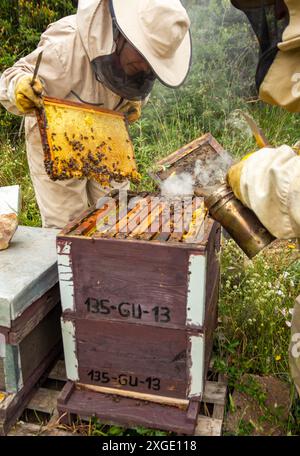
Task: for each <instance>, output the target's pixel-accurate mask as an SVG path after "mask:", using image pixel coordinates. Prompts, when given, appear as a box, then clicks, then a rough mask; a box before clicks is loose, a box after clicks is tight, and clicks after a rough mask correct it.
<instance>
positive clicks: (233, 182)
mask: <svg viewBox="0 0 300 456" xmlns="http://www.w3.org/2000/svg"><path fill="white" fill-rule="evenodd" d="M251 155H252V153H251V154H248V155H245V157H243V158H242V160H241V161H239V162H238V163H236V164H235V165H233V166H232V167H231V168H230V169H229V171H228V173H227V183H228V185H229V186H230V187H231V188H232V190H233V193H234V194H235V196H236V197H237V198H238V199H239V200H240V201H241V202H242V203H243V204H245V202H244V201H243V197H242V193H241V175H242V171H243V168H244V166H245V163H246V160H247V159H248V158H249V157H250V156H251Z"/></svg>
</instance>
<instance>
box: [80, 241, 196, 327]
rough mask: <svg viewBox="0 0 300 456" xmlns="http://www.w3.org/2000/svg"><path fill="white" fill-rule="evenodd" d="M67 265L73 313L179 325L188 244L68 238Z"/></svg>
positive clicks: (182, 323) (183, 318)
mask: <svg viewBox="0 0 300 456" xmlns="http://www.w3.org/2000/svg"><path fill="white" fill-rule="evenodd" d="M81 241H83V242H81ZM99 258H101V261H99ZM72 268H73V279H74V297H75V311H76V315H77V316H78V317H80V318H89V319H93V320H109V321H127V322H129V323H142V324H143V325H155V326H156V327H158V326H160V327H164V328H166V327H170V328H174V327H182V328H183V327H185V322H186V296H187V269H188V249H186V250H183V249H175V248H173V247H171V246H166V247H164V248H162V247H161V245H160V244H155V243H152V242H147V243H144V242H143V241H127V242H125V241H122V240H114V239H97V240H95V241H94V242H89V241H88V240H86V241H85V242H84V240H81V239H78V238H77V239H75V238H74V239H73V240H72ZM100 284H101V286H100Z"/></svg>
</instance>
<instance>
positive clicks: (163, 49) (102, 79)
mask: <svg viewBox="0 0 300 456" xmlns="http://www.w3.org/2000/svg"><path fill="white" fill-rule="evenodd" d="M189 27H190V20H189V18H188V15H187V12H186V10H185V9H184V7H183V6H182V4H181V2H180V1H179V0H168V1H165V0H127V1H124V0H79V6H78V11H77V14H76V15H73V16H68V17H65V18H63V19H61V20H59V21H57V22H55V23H53V24H51V25H49V27H48V28H47V30H46V31H45V33H43V34H42V36H41V40H40V42H39V45H38V47H37V49H36V50H35V51H34V52H32V53H31V54H29V55H28V56H26V57H24V58H22V59H20V60H19V61H18V62H17V63H16V64H15V65H14V66H13V67H12V68H9V69H7V70H6V71H5V72H4V73H3V74H2V77H1V80H0V102H1V103H2V104H3V105H4V106H5V108H6V109H7V110H8V111H10V112H12V113H14V114H18V115H22V114H26V121H25V135H26V148H27V157H28V163H29V169H30V175H31V179H32V182H33V185H34V189H35V194H36V199H37V203H38V206H39V209H40V212H41V216H42V222H43V226H44V227H57V228H61V227H63V226H64V225H66V224H67V223H68V222H69V221H70V220H72V219H74V218H75V217H76V216H78V215H79V214H80V213H81V212H83V211H84V210H86V209H87V207H88V205H89V204H93V203H95V202H96V201H97V200H98V198H99V197H100V196H102V195H103V194H104V190H103V188H102V187H101V186H100V185H99V184H98V183H96V182H95V181H93V180H76V179H69V180H65V181H55V182H54V181H51V180H50V178H49V177H48V175H47V173H46V171H45V168H44V157H43V150H42V145H41V140H40V134H39V130H38V126H37V121H36V118H35V115H34V108H35V107H41V105H42V98H41V94H45V95H48V96H51V97H56V98H61V99H66V100H73V101H80V102H84V103H89V104H92V105H95V106H100V107H104V108H107V109H112V110H117V111H123V112H125V113H127V116H128V120H129V121H135V120H137V119H138V118H139V116H140V114H141V106H142V104H143V102H144V101H145V99H146V98H147V97H148V95H149V94H150V92H151V89H152V88H153V85H154V82H155V80H156V79H158V80H160V82H161V83H162V84H164V85H166V86H168V87H179V86H180V85H181V84H182V83H183V82H184V80H185V78H186V76H187V74H188V71H189V68H190V63H191V39H190V33H189ZM41 50H43V57H42V62H41V65H40V68H39V73H38V78H37V80H36V81H35V83H34V85H33V87H32V86H31V81H32V77H33V73H34V68H35V64H36V61H37V57H38V55H39V53H40V51H41ZM124 185H125V187H126V188H129V184H128V182H126V183H125V184H124V183H123V184H122V186H124ZM111 186H112V187H120V184H117V183H116V182H114V181H113V182H112V183H111Z"/></svg>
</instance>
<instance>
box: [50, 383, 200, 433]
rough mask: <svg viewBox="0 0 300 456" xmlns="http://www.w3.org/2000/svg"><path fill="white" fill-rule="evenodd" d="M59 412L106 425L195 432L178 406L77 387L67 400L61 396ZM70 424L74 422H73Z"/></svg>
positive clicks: (191, 423) (192, 423) (190, 422)
mask: <svg viewBox="0 0 300 456" xmlns="http://www.w3.org/2000/svg"><path fill="white" fill-rule="evenodd" d="M58 411H59V413H60V415H63V414H67V417H69V418H70V419H71V417H72V415H78V416H79V417H80V418H82V419H83V418H87V417H91V416H95V417H97V418H98V419H99V420H101V421H103V422H104V423H107V424H117V425H121V426H125V427H131V428H132V427H136V426H144V427H147V428H152V429H160V430H162V429H165V430H167V431H172V432H177V433H180V434H188V435H193V434H194V430H195V425H196V422H192V421H188V420H187V417H186V411H184V410H181V409H180V408H178V407H169V406H165V405H160V404H154V403H151V402H141V401H139V400H134V399H129V398H125V397H119V398H118V399H116V398H115V397H114V396H111V395H105V394H101V393H95V392H91V391H89V392H88V391H81V390H77V389H74V390H73V393H72V394H71V396H70V397H69V400H68V401H67V402H66V403H64V404H63V403H61V402H60V400H59V399H58ZM70 424H71V423H70Z"/></svg>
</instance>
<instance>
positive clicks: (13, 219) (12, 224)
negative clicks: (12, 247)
mask: <svg viewBox="0 0 300 456" xmlns="http://www.w3.org/2000/svg"><path fill="white" fill-rule="evenodd" d="M17 228H18V217H17V215H16V214H3V215H0V250H5V249H7V248H8V246H9V242H10V240H11V238H12V237H13V235H14V234H15V232H16V229H17Z"/></svg>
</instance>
